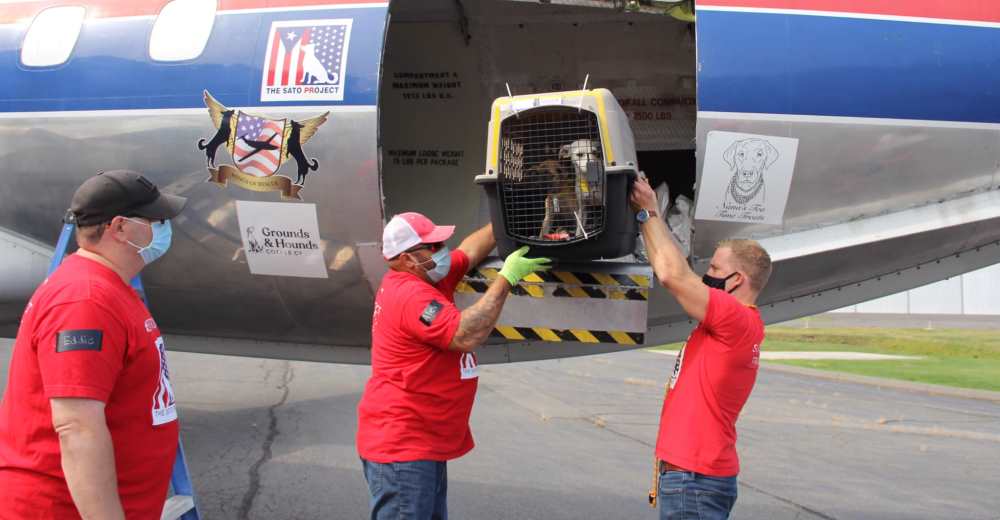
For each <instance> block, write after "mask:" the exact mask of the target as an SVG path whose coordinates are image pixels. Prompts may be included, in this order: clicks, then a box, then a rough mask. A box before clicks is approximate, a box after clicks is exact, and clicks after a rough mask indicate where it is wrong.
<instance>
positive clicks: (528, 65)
mask: <svg viewBox="0 0 1000 520" xmlns="http://www.w3.org/2000/svg"><path fill="white" fill-rule="evenodd" d="M581 3H584V2H581ZM560 4H564V2H561V3H560ZM586 4H588V5H589V6H590V7H588V6H575V5H552V4H536V3H528V2H520V1H513V0H463V1H461V2H455V1H454V0H421V1H416V0H397V1H395V2H393V3H391V4H390V24H389V27H388V30H387V33H386V44H385V54H384V56H383V68H382V74H381V80H380V81H381V84H380V86H379V88H380V91H379V135H380V154H381V155H380V170H381V182H382V193H383V204H384V212H385V216H386V218H389V217H391V216H392V215H394V214H396V213H400V212H404V211H419V212H422V213H425V214H427V215H428V216H429V217H431V218H432V219H434V220H435V221H439V222H441V223H444V224H455V225H456V226H457V228H458V229H457V231H456V237H457V238H460V237H463V236H465V235H466V234H468V233H469V232H471V231H473V230H474V229H476V228H477V227H478V226H481V225H483V224H485V223H487V222H489V220H490V218H489V211H488V207H487V201H486V199H485V196H484V194H483V192H482V190H481V189H480V187H478V186H477V185H476V184H475V183H474V182H473V179H474V177H475V176H476V175H478V174H481V173H483V170H484V165H485V162H486V157H485V154H486V142H487V125H488V122H489V120H490V113H489V111H490V106H491V104H492V102H493V100H494V99H496V98H498V97H501V96H505V95H507V88H508V85H509V88H510V90H511V92H512V93H513V94H515V95H519V94H530V93H538V92H553V91H565V90H574V89H578V88H580V87H581V86H582V85H583V83H584V80H585V78H587V77H588V75H589V79H587V88H607V89H609V90H611V92H612V93H614V95H615V98H616V99H617V100H618V102H619V104H620V105H621V106H622V108H623V109H624V110H625V111H626V113H627V114H628V116H629V119H630V126H631V128H632V131H633V134H634V136H635V142H636V151H637V156H638V163H639V164H638V168H639V169H640V170H642V171H643V172H644V173H645V174H646V175H647V176H648V177H649V178H650V180H651V181H652V183H653V185H654V187H656V186H658V185H660V184H665V189H664V188H661V189H660V191H661V193H663V192H664V191H666V192H668V193H669V199H670V205H671V206H672V207H674V206H677V204H676V202H677V200H678V197H683V198H686V199H687V200H688V201H691V200H693V194H694V193H693V192H694V184H695V150H694V143H695V121H696V117H697V106H696V101H695V100H696V90H695V88H696V77H695V74H696V73H695V32H694V24H692V23H687V22H683V21H679V20H677V19H674V18H673V17H671V16H669V15H665V14H649V13H625V12H621V11H620V10H616V9H612V8H608V7H610V6H612V5H613V4H614V3H613V2H607V5H608V7H593V6H594V5H596V4H599V3H597V2H586ZM662 204H663V202H661V205H662ZM679 206H680V207H684V206H685V205H684V204H681V205H679ZM688 206H690V204H689V205H688ZM690 227H691V226H690V225H687V226H686V227H685V228H684V229H685V230H686V231H684V232H685V233H687V234H690ZM675 230H676V227H675ZM683 238H687V237H683ZM682 241H683V240H682ZM455 242H457V239H456V240H455Z"/></svg>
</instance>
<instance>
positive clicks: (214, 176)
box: [198, 90, 329, 200]
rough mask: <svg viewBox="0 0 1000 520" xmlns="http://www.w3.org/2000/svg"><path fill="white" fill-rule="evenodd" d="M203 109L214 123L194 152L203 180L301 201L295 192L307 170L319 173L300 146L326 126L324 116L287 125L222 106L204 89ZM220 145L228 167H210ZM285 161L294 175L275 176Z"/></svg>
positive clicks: (303, 184)
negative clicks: (200, 155)
mask: <svg viewBox="0 0 1000 520" xmlns="http://www.w3.org/2000/svg"><path fill="white" fill-rule="evenodd" d="M204 97H205V106H207V107H208V113H209V115H210V116H211V117H212V124H213V125H215V128H217V129H218V130H217V131H216V133H215V135H214V136H213V137H212V139H211V140H209V141H208V142H206V141H205V139H200V140H198V149H199V150H204V151H205V157H206V163H207V165H208V173H209V177H208V179H205V180H206V182H212V183H215V184H217V185H218V186H220V187H225V186H226V185H227V184H229V183H230V182H231V183H233V184H235V185H237V186H239V187H241V188H243V189H247V190H251V191H260V192H268V191H277V192H280V193H281V198H282V199H297V200H302V196H301V195H300V194H299V192H300V191H301V190H302V188H303V187H304V186H305V182H306V176H307V175H308V174H309V172H312V171H316V170H317V169H319V161H318V160H316V159H315V158H313V159H310V158H307V157H306V154H305V151H303V149H302V145H304V144H305V143H306V142H308V141H309V139H311V138H312V136H313V135H314V134H315V133H316V130H317V129H318V128H319V127H320V126H321V125H322V124H323V123H325V122H326V118H327V115H329V112H325V113H323V114H322V115H319V116H316V117H312V118H309V119H305V120H303V121H292V120H290V119H268V118H264V117H259V116H255V115H251V114H247V113H246V112H243V111H241V110H233V109H229V108H226V107H225V106H224V105H223V104H222V103H219V102H218V101H217V100H216V99H215V98H214V97H212V95H211V94H209V93H208V91H207V90H206V91H205V93H204ZM221 145H225V147H226V149H227V150H229V152H230V154H232V158H233V164H232V165H229V164H224V165H222V166H220V167H218V168H216V167H215V154H216V151H217V150H218V148H219V146H221ZM289 159H295V164H296V166H297V168H296V177H295V180H294V181H292V179H291V178H289V177H285V176H283V175H277V172H278V169H279V168H281V166H282V165H283V164H284V163H285V162H287V161H288V160H289Z"/></svg>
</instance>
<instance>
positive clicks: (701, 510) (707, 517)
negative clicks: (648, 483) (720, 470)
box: [659, 471, 736, 520]
mask: <svg viewBox="0 0 1000 520" xmlns="http://www.w3.org/2000/svg"><path fill="white" fill-rule="evenodd" d="M659 503H660V520H725V519H727V518H729V512H730V511H732V509H733V504H735V503H736V477H710V476H708V475H702V474H701V473H695V472H693V471H667V472H665V473H660V489H659Z"/></svg>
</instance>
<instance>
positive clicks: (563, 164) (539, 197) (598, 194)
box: [498, 107, 606, 245]
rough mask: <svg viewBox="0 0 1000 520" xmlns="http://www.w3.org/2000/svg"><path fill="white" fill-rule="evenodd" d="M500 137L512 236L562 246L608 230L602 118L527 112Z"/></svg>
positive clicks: (565, 110) (559, 110)
mask: <svg viewBox="0 0 1000 520" xmlns="http://www.w3.org/2000/svg"><path fill="white" fill-rule="evenodd" d="M499 138H500V143H499V157H500V161H499V165H498V168H499V178H500V194H501V196H500V199H501V208H502V212H503V219H504V225H505V227H506V231H507V233H508V235H510V236H511V237H513V238H516V239H518V240H521V241H525V242H529V243H540V244H550V245H557V244H565V243H573V242H579V241H582V240H587V239H590V238H593V237H595V236H597V235H600V234H601V232H602V231H604V228H605V225H606V222H605V216H606V212H605V204H604V201H605V200H606V193H605V190H606V186H605V185H606V183H605V172H604V156H603V150H602V147H601V137H600V129H599V127H598V120H597V115H596V114H594V113H593V112H590V111H588V110H580V109H576V108H571V107H541V108H535V109H529V110H524V111H521V112H519V113H517V114H516V115H514V116H511V117H508V118H507V119H505V120H504V121H503V122H502V123H501V126H500V136H499Z"/></svg>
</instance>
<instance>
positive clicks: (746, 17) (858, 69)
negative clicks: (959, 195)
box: [698, 11, 1000, 123]
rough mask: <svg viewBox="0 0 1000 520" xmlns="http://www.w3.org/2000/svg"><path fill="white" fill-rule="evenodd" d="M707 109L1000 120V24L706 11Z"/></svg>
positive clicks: (701, 52)
mask: <svg viewBox="0 0 1000 520" xmlns="http://www.w3.org/2000/svg"><path fill="white" fill-rule="evenodd" d="M698 61H699V66H700V70H699V73H698V108H699V110H704V111H718V112H754V113H768V114H803V115H829V116H852V117H878V118H898V119H925V120H938V121H965V122H989V123H997V122H1000V29H996V28H990V27H975V26H968V25H945V24H932V23H917V22H900V21H887V20H871V19H851V18H837V17H827V16H802V15H786V14H769V13H767V14H765V13H746V12H722V11H700V12H699V13H698Z"/></svg>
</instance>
